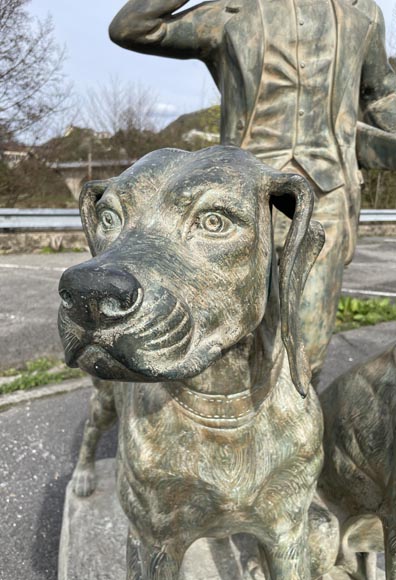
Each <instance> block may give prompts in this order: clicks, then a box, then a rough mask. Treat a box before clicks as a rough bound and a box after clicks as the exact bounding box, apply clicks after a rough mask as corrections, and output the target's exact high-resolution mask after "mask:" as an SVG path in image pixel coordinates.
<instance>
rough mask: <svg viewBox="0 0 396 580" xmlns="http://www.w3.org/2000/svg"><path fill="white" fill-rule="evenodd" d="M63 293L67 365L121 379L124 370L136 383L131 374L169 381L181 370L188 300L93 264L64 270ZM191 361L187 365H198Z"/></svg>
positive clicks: (189, 335) (189, 323) (188, 334)
mask: <svg viewBox="0 0 396 580" xmlns="http://www.w3.org/2000/svg"><path fill="white" fill-rule="evenodd" d="M59 294H60V297H61V300H62V305H61V307H60V310H59V331H60V335H61V339H62V343H63V346H64V350H65V360H66V362H67V364H68V365H69V366H74V367H75V366H80V367H81V368H83V369H84V370H86V371H87V372H89V373H90V374H93V375H96V376H100V377H101V378H104V375H105V376H106V378H109V379H111V378H113V376H114V374H117V377H118V376H120V374H119V368H118V367H119V365H122V367H123V368H124V369H125V373H124V374H122V373H121V375H122V379H123V380H138V379H137V378H136V377H135V375H133V376H132V375H131V374H130V373H132V374H133V373H135V374H136V373H137V374H138V375H139V377H140V380H141V379H142V377H145V378H150V377H151V378H152V379H153V378H154V377H157V376H163V377H165V376H166V377H168V376H171V375H172V373H174V372H176V373H177V371H176V369H178V368H179V366H180V365H182V366H183V364H184V363H183V360H184V359H185V357H186V356H187V353H188V352H189V348H190V346H191V343H192V339H193V334H194V324H193V319H192V315H191V312H190V309H189V307H188V306H187V304H186V303H185V302H184V300H183V299H182V298H176V297H175V296H174V294H173V293H172V292H170V291H169V290H167V289H166V288H164V287H163V286H158V285H155V284H154V283H153V284H151V285H150V287H149V288H148V289H145V291H143V288H142V286H141V284H140V283H139V281H138V280H137V279H136V278H135V276H134V275H133V274H131V273H130V272H128V271H126V270H121V269H116V268H115V267H114V266H110V265H103V264H97V263H92V261H91V263H89V262H88V263H84V264H80V265H79V266H74V267H72V268H70V269H69V270H66V272H65V273H64V274H63V276H62V278H61V280H60V283H59ZM208 350H210V348H209V349H208ZM95 358H96V359H97V360H96V361H95ZM190 358H191V357H189V359H188V360H189V364H188V366H191V365H193V366H194V365H196V364H197V361H196V360H195V358H194V357H193V358H191V360H190ZM198 358H199V359H200V360H201V359H202V361H203V359H204V358H205V357H203V356H202V357H201V356H200V357H198ZM100 361H102V362H100ZM111 361H113V362H111ZM194 368H195V367H194ZM99 371H100V372H99ZM180 372H181V374H182V375H183V376H184V375H185V374H186V373H187V372H189V370H186V369H184V367H183V369H182V370H181V371H180ZM172 376H173V375H172Z"/></svg>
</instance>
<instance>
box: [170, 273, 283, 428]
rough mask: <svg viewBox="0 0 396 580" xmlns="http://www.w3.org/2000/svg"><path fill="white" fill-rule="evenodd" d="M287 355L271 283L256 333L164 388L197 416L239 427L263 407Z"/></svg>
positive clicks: (210, 422)
mask: <svg viewBox="0 0 396 580" xmlns="http://www.w3.org/2000/svg"><path fill="white" fill-rule="evenodd" d="M276 284H277V282H276ZM285 357H286V353H285V348H284V346H283V343H282V339H281V333H280V313H279V297H278V292H277V289H276V288H274V287H273V288H272V290H271V292H270V296H269V299H268V304H267V309H266V314H265V316H264V318H263V320H262V322H261V324H260V325H259V326H258V328H257V329H256V330H255V331H254V332H253V333H251V334H249V335H248V336H247V337H245V338H244V339H243V340H241V341H240V342H238V343H237V344H236V345H234V346H233V347H232V348H230V349H229V350H228V351H227V352H225V353H224V355H223V356H222V358H221V359H219V360H218V361H217V362H216V363H214V364H213V365H212V366H210V367H209V368H208V369H206V370H205V371H204V372H203V373H202V374H200V375H199V376H197V377H194V378H192V379H186V380H184V381H180V382H178V383H167V384H166V385H165V387H166V389H167V390H168V392H169V394H170V395H171V396H172V398H173V399H174V400H175V401H176V402H177V403H178V404H179V405H180V406H181V408H182V409H183V411H184V412H185V413H187V414H189V415H190V416H191V418H193V419H194V420H196V421H199V422H201V423H202V422H203V423H205V424H206V425H208V426H213V427H236V426H239V425H240V424H242V423H243V422H246V421H247V420H249V419H250V418H253V417H254V416H255V415H256V413H257V412H258V411H259V409H260V407H261V405H262V403H263V401H264V400H265V399H266V397H267V396H268V394H269V393H270V392H271V390H272V389H273V387H274V386H275V385H276V383H277V381H278V378H279V375H280V372H281V370H282V366H283V362H284V359H285Z"/></svg>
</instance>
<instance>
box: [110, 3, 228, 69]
mask: <svg viewBox="0 0 396 580" xmlns="http://www.w3.org/2000/svg"><path fill="white" fill-rule="evenodd" d="M187 2H188V0H129V2H127V4H125V6H124V7H123V8H122V9H121V10H120V12H119V13H118V14H117V15H116V16H115V18H114V20H113V21H112V23H111V24H110V29H109V34H110V38H111V39H112V40H113V42H115V43H116V44H118V45H120V46H122V47H123V48H127V49H129V50H134V51H136V52H142V53H146V54H154V55H158V56H169V57H173V58H183V59H185V58H200V59H203V60H205V57H207V56H208V55H210V53H211V52H212V51H213V50H214V49H215V48H216V47H217V46H218V44H219V42H220V39H221V34H222V27H221V25H220V20H221V15H222V4H223V3H222V2H220V1H217V0H214V1H212V2H204V3H202V4H199V5H198V6H194V7H192V8H189V9H187V10H184V11H182V12H176V14H175V13H174V12H175V11H176V10H178V9H180V8H182V7H183V6H184V5H185V4H187Z"/></svg>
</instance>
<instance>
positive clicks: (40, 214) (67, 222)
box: [0, 209, 396, 231]
mask: <svg viewBox="0 0 396 580" xmlns="http://www.w3.org/2000/svg"><path fill="white" fill-rule="evenodd" d="M380 222H396V209H363V210H362V212H361V214H360V223H380ZM81 229H82V225H81V219H80V214H79V211H78V209H0V231H1V230H81Z"/></svg>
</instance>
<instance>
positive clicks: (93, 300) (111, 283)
mask: <svg viewBox="0 0 396 580" xmlns="http://www.w3.org/2000/svg"><path fill="white" fill-rule="evenodd" d="M59 295H60V297H61V300H62V304H63V306H64V308H65V309H66V310H67V311H68V315H69V316H70V318H71V319H72V320H74V321H75V322H77V323H79V324H82V325H83V326H96V325H97V324H98V323H99V322H101V323H102V324H103V323H110V322H111V321H112V320H114V319H118V318H123V317H125V316H128V315H132V314H133V313H134V312H136V311H137V309H138V308H139V306H140V304H141V302H142V299H143V290H142V287H141V286H140V284H139V282H138V280H137V279H136V278H135V276H133V275H132V274H131V273H130V272H126V271H124V270H118V269H115V268H111V267H107V266H102V265H97V264H95V263H93V264H90V262H86V263H83V264H79V265H78V266H73V267H72V268H69V269H68V270H66V271H65V272H64V273H63V275H62V277H61V279H60V282H59Z"/></svg>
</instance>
